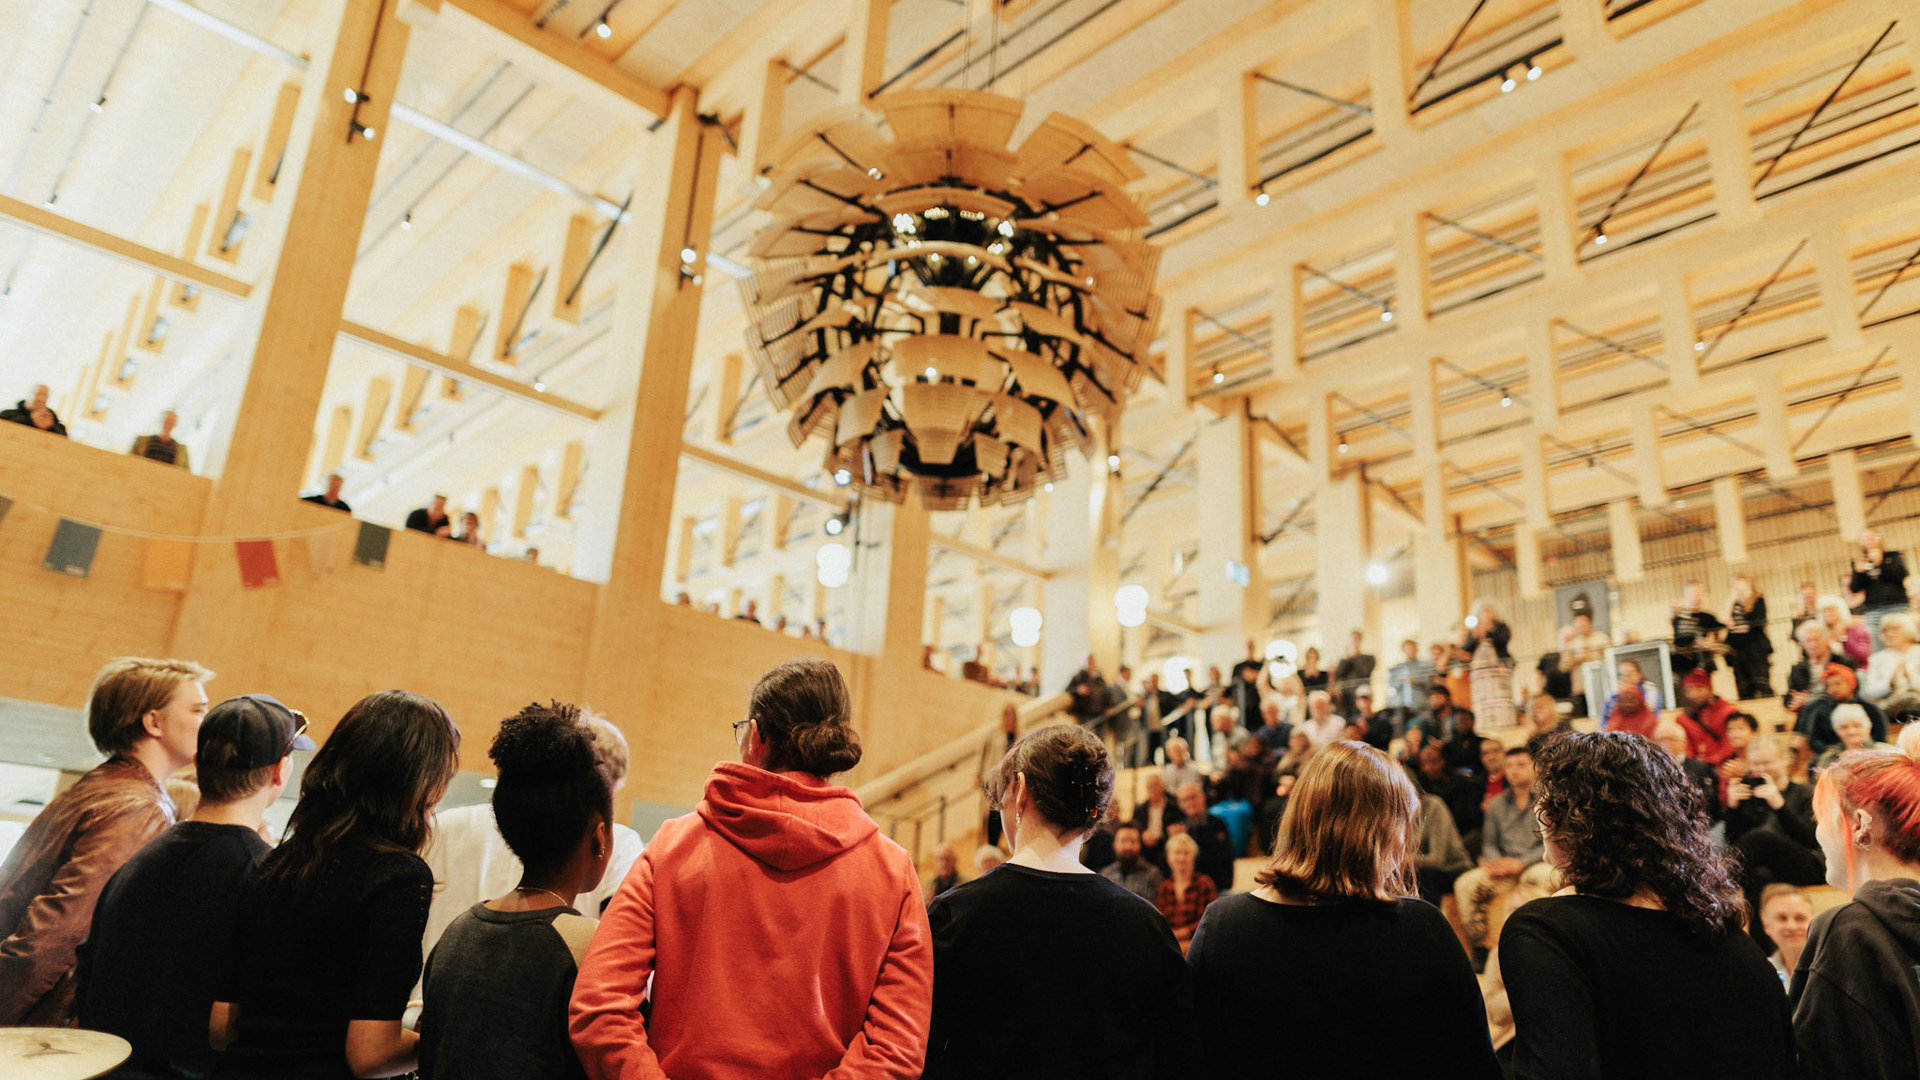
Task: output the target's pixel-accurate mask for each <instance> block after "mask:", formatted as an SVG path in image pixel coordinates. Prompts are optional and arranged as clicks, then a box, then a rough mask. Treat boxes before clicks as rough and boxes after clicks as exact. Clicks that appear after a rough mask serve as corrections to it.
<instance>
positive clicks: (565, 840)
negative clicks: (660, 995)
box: [419, 701, 613, 1080]
mask: <svg viewBox="0 0 1920 1080" xmlns="http://www.w3.org/2000/svg"><path fill="white" fill-rule="evenodd" d="M487 756H488V757H490V758H492V759H493V764H494V767H495V768H497V769H498V770H499V771H500V778H499V782H498V783H497V784H496V785H495V787H494V789H493V816H494V820H495V821H496V822H497V823H498V825H499V828H500V835H501V836H502V837H504V838H505V839H506V841H507V846H508V847H509V848H512V849H513V853H514V855H515V857H517V858H518V859H519V861H520V864H521V865H522V866H524V867H525V868H526V869H525V872H524V873H523V874H522V876H521V878H520V883H519V884H518V885H516V886H514V888H513V889H512V891H510V892H508V893H506V894H505V895H503V896H498V897H495V898H493V899H491V900H488V901H486V902H484V903H479V904H475V905H474V906H472V907H470V908H468V909H467V910H466V911H465V912H464V913H462V914H461V915H460V916H459V917H458V918H456V919H454V920H453V923H452V925H450V926H448V927H447V929H446V933H444V934H442V935H441V937H440V942H439V944H437V945H435V946H434V948H433V952H432V954H431V955H429V956H428V957H427V966H426V977H425V983H424V995H423V997H424V1001H425V1008H424V1009H423V1010H422V1011H421V1013H420V1026H419V1030H420V1077H421V1080H433V1078H434V1077H436V1076H442V1077H452V1078H455V1080H476V1078H477V1080H484V1078H486V1077H499V1078H501V1080H560V1078H565V1077H578V1076H582V1075H584V1074H583V1073H582V1071H581V1067H580V1059H579V1057H577V1056H576V1055H575V1054H574V1052H573V1042H572V1040H571V1039H570V1038H569V1037H568V1035H567V1000H568V998H569V997H571V996H572V994H573V980H574V974H575V972H576V971H577V970H578V967H579V963H580V958H581V956H583V955H584V954H585V953H586V951H587V942H588V940H589V939H591V938H592V936H593V930H594V927H595V926H596V925H598V924H597V923H596V922H595V920H594V919H592V918H590V917H587V916H585V915H582V914H581V913H580V911H579V910H578V909H576V908H575V907H574V903H575V899H576V898H577V897H579V896H580V895H581V894H582V893H585V892H587V891H588V890H590V889H592V888H593V887H594V886H595V885H597V884H599V882H600V878H601V876H602V875H603V874H605V873H606V870H607V862H608V860H609V859H610V858H611V857H612V855H613V828H612V824H613V778H612V776H610V775H609V773H608V771H607V768H606V765H605V764H604V763H603V761H602V760H601V758H600V757H599V755H598V754H597V753H596V752H595V748H594V740H593V732H592V730H591V729H590V728H589V727H588V726H587V724H586V723H585V721H583V720H582V719H581V716H580V710H579V708H578V707H577V706H574V705H567V704H562V703H560V702H557V701H556V702H552V703H550V704H547V705H537V704H536V705H528V706H527V707H526V708H524V709H522V710H520V712H519V713H517V714H515V715H513V716H510V717H508V718H507V719H506V720H505V721H503V722H502V723H501V725H500V733H499V734H498V735H496V736H495V737H494V740H493V745H492V746H491V747H490V748H489V749H488V750H487Z"/></svg>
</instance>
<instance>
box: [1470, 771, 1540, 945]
mask: <svg viewBox="0 0 1920 1080" xmlns="http://www.w3.org/2000/svg"><path fill="white" fill-rule="evenodd" d="M1533 777H1534V773H1533V754H1532V753H1531V752H1529V751H1528V749H1527V748H1526V747H1525V746H1516V747H1514V748H1513V749H1511V750H1508V751H1507V790H1506V791H1505V792H1504V793H1502V794H1501V796H1500V797H1499V798H1497V799H1495V800H1493V801H1492V802H1490V803H1488V804H1487V807H1486V819H1485V822H1484V824H1483V825H1482V826H1481V832H1480V865H1479V866H1477V867H1474V868H1473V869H1472V870H1469V871H1467V872H1466V873H1464V874H1461V875H1460V880H1458V881H1456V882H1454V885H1453V898H1454V900H1456V901H1457V902H1458V903H1459V905H1460V923H1461V928H1462V929H1463V930H1464V931H1465V933H1466V938H1467V944H1468V946H1469V947H1470V948H1472V949H1473V950H1474V956H1475V958H1476V959H1480V960H1484V958H1485V957H1486V950H1487V948H1488V946H1491V945H1493V944H1494V943H1495V942H1497V941H1498V940H1499V937H1500V935H1499V933H1498V932H1497V931H1498V927H1497V926H1496V925H1495V923H1496V922H1498V921H1499V920H1500V919H1501V918H1502V917H1503V915H1504V910H1510V909H1512V908H1517V907H1519V906H1520V905H1521V904H1524V903H1526V902H1527V901H1528V900H1531V899H1534V898H1536V897H1540V896H1545V895H1547V894H1548V893H1550V892H1552V891H1554V890H1555V889H1557V888H1559V885H1558V882H1557V878H1556V876H1555V874H1554V870H1553V867H1552V866H1551V865H1549V864H1548V863H1547V862H1546V847H1545V845H1544V844H1543V843H1542V841H1541V839H1540V830H1539V829H1537V828H1535V827H1534V820H1533Z"/></svg>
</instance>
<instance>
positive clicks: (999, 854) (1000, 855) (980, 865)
mask: <svg viewBox="0 0 1920 1080" xmlns="http://www.w3.org/2000/svg"><path fill="white" fill-rule="evenodd" d="M1006 861H1007V853H1006V852H1004V851H1002V850H1000V848H999V847H998V846H997V845H994V844H981V845H980V846H979V847H977V848H974V849H973V875H974V876H975V877H985V876H987V874H988V873H989V872H990V871H992V870H993V869H994V868H995V867H998V866H1002V865H1004V864H1005V863H1006Z"/></svg>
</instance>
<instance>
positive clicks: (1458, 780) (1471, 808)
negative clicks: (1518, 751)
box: [1418, 743, 1506, 837]
mask: <svg viewBox="0 0 1920 1080" xmlns="http://www.w3.org/2000/svg"><path fill="white" fill-rule="evenodd" d="M1418 761H1419V769H1418V772H1419V777H1418V779H1419V781H1420V788H1421V790H1422V791H1424V792H1426V793H1427V794H1428V795H1432V796H1433V797H1435V798H1437V799H1439V800H1440V801H1441V802H1442V803H1444V804H1445V805H1446V807H1447V810H1448V812H1449V813H1451V814H1452V815H1453V824H1454V827H1455V828H1456V829H1458V830H1460V835H1462V836H1467V835H1468V834H1472V835H1474V836H1476V837H1477V836H1478V835H1479V833H1480V825H1481V821H1482V819H1483V817H1484V814H1485V811H1484V809H1483V807H1484V805H1485V802H1484V800H1483V799H1481V797H1480V792H1481V787H1480V785H1479V784H1477V783H1475V782H1474V780H1473V779H1472V778H1471V777H1469V776H1467V775H1466V774H1464V773H1461V772H1459V771H1457V770H1454V769H1449V768H1448V767H1447V760H1446V757H1445V755H1443V754H1442V753H1441V750H1440V744H1439V743H1427V744H1426V745H1424V746H1422V747H1421V748H1420V755H1419V758H1418ZM1500 769H1501V773H1502V775H1503V776H1504V775H1505V772H1506V754H1505V752H1504V751H1503V752H1502V753H1501V761H1500Z"/></svg>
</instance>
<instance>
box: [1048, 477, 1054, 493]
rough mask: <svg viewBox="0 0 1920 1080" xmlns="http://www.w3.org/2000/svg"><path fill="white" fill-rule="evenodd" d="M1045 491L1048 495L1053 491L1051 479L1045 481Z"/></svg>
mask: <svg viewBox="0 0 1920 1080" xmlns="http://www.w3.org/2000/svg"><path fill="white" fill-rule="evenodd" d="M1047 493H1048V494H1049V495H1051V494H1052V493H1053V481H1051V480H1049V481H1047Z"/></svg>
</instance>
